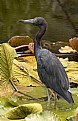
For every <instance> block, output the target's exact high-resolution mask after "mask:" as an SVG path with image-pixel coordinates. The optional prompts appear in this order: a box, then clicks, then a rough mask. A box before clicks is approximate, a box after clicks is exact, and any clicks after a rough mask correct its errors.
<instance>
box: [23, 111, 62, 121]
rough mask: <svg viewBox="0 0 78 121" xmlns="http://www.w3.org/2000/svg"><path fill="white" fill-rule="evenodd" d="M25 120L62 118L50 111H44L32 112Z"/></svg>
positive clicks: (56, 119)
mask: <svg viewBox="0 0 78 121" xmlns="http://www.w3.org/2000/svg"><path fill="white" fill-rule="evenodd" d="M25 121H61V120H60V118H59V117H58V116H57V115H56V114H54V113H52V112H50V111H44V112H42V113H41V114H31V115H29V116H27V117H26V118H25Z"/></svg>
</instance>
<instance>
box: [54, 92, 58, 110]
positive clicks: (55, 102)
mask: <svg viewBox="0 0 78 121" xmlns="http://www.w3.org/2000/svg"><path fill="white" fill-rule="evenodd" d="M56 104H57V94H56V93H55V96H54V108H55V109H56Z"/></svg>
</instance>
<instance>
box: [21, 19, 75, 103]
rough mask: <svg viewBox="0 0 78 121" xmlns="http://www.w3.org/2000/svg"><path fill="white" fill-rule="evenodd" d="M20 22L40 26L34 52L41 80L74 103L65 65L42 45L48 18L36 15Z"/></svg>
mask: <svg viewBox="0 0 78 121" xmlns="http://www.w3.org/2000/svg"><path fill="white" fill-rule="evenodd" d="M19 22H23V23H31V24H33V25H35V26H38V27H39V28H40V29H39V31H38V32H37V34H36V36H35V40H34V54H35V58H36V61H37V69H38V75H39V77H40V80H41V81H42V83H44V84H45V86H46V87H47V88H50V89H51V90H54V92H55V93H57V95H58V96H60V97H62V98H64V99H65V100H66V101H67V102H68V103H70V104H71V105H73V103H74V101H73V98H72V94H71V92H70V91H69V80H68V77H67V74H66V72H65V70H64V68H63V65H62V64H61V62H60V61H59V59H58V58H57V57H56V56H55V55H54V54H53V53H52V52H50V51H49V50H47V49H43V48H42V47H41V40H42V36H43V35H44V33H45V31H46V28H47V22H46V20H45V19H44V18H42V17H36V18H34V19H29V20H19Z"/></svg>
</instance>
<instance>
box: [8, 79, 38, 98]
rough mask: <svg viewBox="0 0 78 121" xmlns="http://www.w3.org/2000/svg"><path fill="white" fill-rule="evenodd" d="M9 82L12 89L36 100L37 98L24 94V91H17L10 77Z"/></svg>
mask: <svg viewBox="0 0 78 121" xmlns="http://www.w3.org/2000/svg"><path fill="white" fill-rule="evenodd" d="M9 82H10V83H11V85H12V87H13V88H14V90H15V91H16V92H18V93H20V94H23V95H25V96H27V97H29V98H32V99H33V100H38V99H37V98H33V97H32V96H29V95H27V94H25V93H23V92H21V91H19V90H18V89H17V87H16V86H15V85H14V84H13V82H12V81H11V80H10V79H9Z"/></svg>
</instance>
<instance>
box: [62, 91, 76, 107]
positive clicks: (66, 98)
mask: <svg viewBox="0 0 78 121" xmlns="http://www.w3.org/2000/svg"><path fill="white" fill-rule="evenodd" d="M64 98H65V100H66V101H67V102H68V103H70V104H71V105H73V104H74V100H73V98H72V93H71V92H70V91H66V92H65V97H64Z"/></svg>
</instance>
